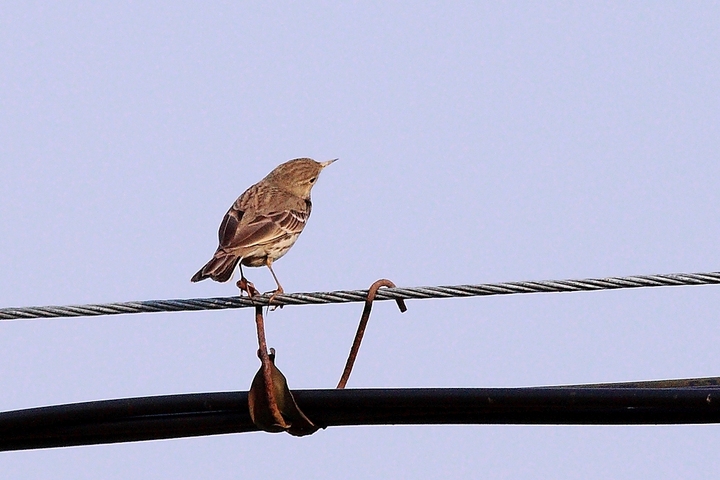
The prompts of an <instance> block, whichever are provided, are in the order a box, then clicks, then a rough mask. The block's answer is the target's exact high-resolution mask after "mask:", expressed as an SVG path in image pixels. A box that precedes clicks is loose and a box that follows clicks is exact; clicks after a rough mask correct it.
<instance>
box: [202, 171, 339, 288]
mask: <svg viewBox="0 0 720 480" xmlns="http://www.w3.org/2000/svg"><path fill="white" fill-rule="evenodd" d="M336 160H337V158H335V159H333V160H328V161H326V162H316V161H315V160H313V159H311V158H296V159H294V160H290V161H287V162H285V163H283V164H281V165H278V166H277V167H276V168H275V169H274V170H273V171H272V172H270V173H269V174H268V175H267V176H266V177H265V178H263V179H262V180H260V181H259V182H258V183H256V184H255V185H253V186H251V187H250V188H248V189H247V190H245V192H244V193H243V194H242V195H240V196H239V197H238V198H237V200H235V203H233V205H232V206H231V207H230V209H229V210H228V212H227V213H226V214H225V217H224V218H223V220H222V223H221V224H220V229H219V230H218V241H219V246H218V248H217V250H216V251H215V254H214V255H213V257H212V259H210V261H209V262H207V263H206V264H205V265H204V266H203V267H202V268H201V269H200V270H198V272H197V273H196V274H195V275H194V276H193V277H192V279H191V281H192V282H199V281H201V280H205V279H206V278H211V279H213V280H215V281H216V282H227V281H228V280H230V278H231V277H232V274H233V272H234V270H235V266H236V265H238V264H239V265H240V280H239V281H238V282H237V286H238V288H240V291H241V293H242V292H243V291H244V292H247V294H248V296H250V297H252V296H254V295H258V294H259V292H258V291H257V289H255V286H254V285H253V284H252V283H251V282H249V281H248V280H247V279H246V278H245V275H244V274H243V271H242V267H243V265H245V266H247V267H262V266H266V267H268V269H269V270H270V273H271V274H272V276H273V278H274V279H275V283H276V285H277V289H276V290H275V291H274V292H273V294H272V296H271V297H270V299H271V300H270V302H272V299H273V298H275V296H276V295H280V294H282V293H284V290H283V288H282V285H280V281H279V280H278V278H277V276H276V275H275V272H274V271H273V269H272V264H273V262H274V261H276V260H277V259H279V258H281V257H282V256H283V255H285V254H286V253H287V252H288V250H290V248H291V247H292V246H293V245H294V244H295V241H296V240H297V239H298V236H299V235H300V233H301V232H302V231H303V229H304V228H305V225H306V224H307V221H308V218H310V211H311V210H312V202H311V200H310V191H311V190H312V188H313V186H315V184H316V182H317V179H318V177H319V175H320V172H321V171H322V170H323V169H324V168H325V167H327V166H328V165H330V164H331V163H333V162H334V161H336Z"/></svg>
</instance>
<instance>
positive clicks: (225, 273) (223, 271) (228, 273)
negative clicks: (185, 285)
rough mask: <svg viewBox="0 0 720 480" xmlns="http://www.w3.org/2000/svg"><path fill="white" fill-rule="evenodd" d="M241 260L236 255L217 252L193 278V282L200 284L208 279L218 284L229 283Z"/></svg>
mask: <svg viewBox="0 0 720 480" xmlns="http://www.w3.org/2000/svg"><path fill="white" fill-rule="evenodd" d="M239 261H240V258H238V257H236V256H235V255H228V254H227V253H224V252H217V253H216V254H215V256H214V257H213V258H212V260H210V261H209V262H208V263H206V264H205V266H204V267H202V268H201V269H200V270H199V271H198V272H197V273H196V274H195V275H193V277H192V278H191V279H190V281H191V282H199V281H201V280H205V279H206V278H212V279H213V280H215V281H216V282H227V281H228V280H230V277H232V274H233V270H235V265H237V263H238V262H239Z"/></svg>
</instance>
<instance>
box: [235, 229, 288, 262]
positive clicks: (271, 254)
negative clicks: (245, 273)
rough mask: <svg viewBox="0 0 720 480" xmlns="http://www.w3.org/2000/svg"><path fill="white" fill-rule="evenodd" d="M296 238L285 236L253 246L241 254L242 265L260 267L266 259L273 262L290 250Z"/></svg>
mask: <svg viewBox="0 0 720 480" xmlns="http://www.w3.org/2000/svg"><path fill="white" fill-rule="evenodd" d="M298 236H299V235H285V236H283V237H281V238H279V239H276V240H275V241H273V242H268V243H264V244H259V245H254V246H253V247H252V248H251V249H248V250H247V251H245V252H243V254H242V264H243V265H246V266H248V267H262V266H263V265H265V264H266V262H267V260H268V259H269V260H270V261H272V262H274V261H275V260H277V259H278V258H280V257H282V256H283V255H285V254H286V253H287V252H288V250H290V247H292V246H293V245H294V244H295V241H296V240H297V238H298Z"/></svg>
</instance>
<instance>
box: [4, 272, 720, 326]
mask: <svg viewBox="0 0 720 480" xmlns="http://www.w3.org/2000/svg"><path fill="white" fill-rule="evenodd" d="M714 284H720V272H709V273H675V274H663V275H638V276H631V277H608V278H588V279H584V280H550V281H541V282H508V283H486V284H479V285H455V286H440V287H412V288H383V289H382V290H380V291H379V292H378V293H377V296H376V297H375V301H379V300H412V299H425V298H454V297H478V296H489V295H511V294H519V293H552V292H555V293H559V292H582V291H595V290H613V289H622V288H642V287H671V286H683V285H684V286H690V285H714ZM367 293H368V291H367V290H339V291H334V292H312V293H291V294H284V295H278V296H277V297H275V299H274V301H273V305H307V304H316V305H317V304H326V303H348V302H364V301H365V299H366V298H367ZM269 300H270V295H263V296H256V297H253V298H248V297H217V298H192V299H175V300H145V301H138V302H123V303H104V304H90V305H70V306H47V307H17V308H0V320H20V319H32V318H53V317H84V316H97V315H119V314H129V313H147V312H181V311H195V310H222V309H228V308H245V307H254V306H258V305H263V306H265V305H267V304H268V301H269Z"/></svg>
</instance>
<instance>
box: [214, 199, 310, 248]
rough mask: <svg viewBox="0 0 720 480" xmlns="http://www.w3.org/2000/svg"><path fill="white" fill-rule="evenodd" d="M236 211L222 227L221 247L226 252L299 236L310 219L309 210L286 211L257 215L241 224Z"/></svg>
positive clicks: (225, 219)
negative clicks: (289, 236)
mask: <svg viewBox="0 0 720 480" xmlns="http://www.w3.org/2000/svg"><path fill="white" fill-rule="evenodd" d="M234 212H235V210H234V209H230V211H229V212H228V213H227V215H225V218H224V219H223V223H222V225H221V226H220V232H219V236H220V247H221V248H223V249H226V250H234V249H238V248H246V247H252V246H256V245H263V244H267V243H272V242H274V241H276V240H278V239H280V238H283V237H286V236H288V235H291V236H292V235H299V234H300V232H302V230H303V228H305V224H306V223H307V219H308V218H309V217H310V208H308V209H307V210H284V211H281V212H271V213H267V214H264V215H259V214H256V215H255V217H254V218H253V219H252V220H250V221H249V222H248V223H244V224H242V225H241V224H240V219H241V218H242V214H240V216H239V217H237V215H236V214H235V213H234Z"/></svg>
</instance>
